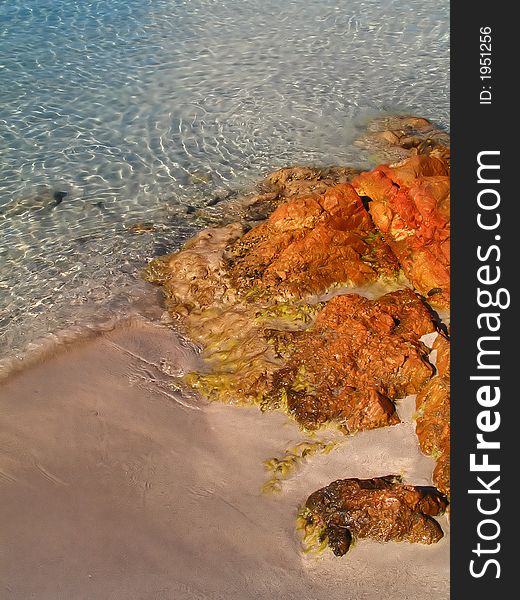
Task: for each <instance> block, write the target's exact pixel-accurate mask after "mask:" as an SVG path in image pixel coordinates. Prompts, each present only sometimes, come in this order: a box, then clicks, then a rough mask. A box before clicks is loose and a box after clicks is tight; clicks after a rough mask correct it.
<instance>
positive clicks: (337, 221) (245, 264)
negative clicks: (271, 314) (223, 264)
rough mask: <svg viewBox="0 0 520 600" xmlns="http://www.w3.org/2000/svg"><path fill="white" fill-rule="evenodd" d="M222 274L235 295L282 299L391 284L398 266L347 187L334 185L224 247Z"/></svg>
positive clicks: (287, 204) (290, 204)
mask: <svg viewBox="0 0 520 600" xmlns="http://www.w3.org/2000/svg"><path fill="white" fill-rule="evenodd" d="M228 271H229V276H230V278H231V280H232V282H233V285H234V286H235V287H236V288H237V289H238V290H240V291H241V292H243V293H252V292H253V293H254V292H258V293H261V294H264V295H269V296H270V297H271V298H276V299H284V298H305V297H307V296H311V295H319V294H323V293H324V292H326V291H328V290H329V289H330V288H331V287H339V286H342V285H343V286H350V287H353V286H362V285H367V284H370V283H374V282H376V281H377V280H378V279H380V278H386V279H387V280H395V279H396V277H397V274H398V271H399V265H398V263H397V260H396V259H395V256H394V255H393V253H392V251H391V250H390V248H389V247H388V245H387V244H386V243H385V242H384V241H383V240H382V238H381V236H380V235H379V234H378V232H377V231H376V229H375V228H374V225H373V223H372V220H371V218H370V215H369V214H368V213H367V211H366V210H365V208H364V206H363V203H362V201H361V198H360V197H359V196H358V194H357V193H356V192H355V190H354V189H353V188H352V186H351V185H349V184H338V185H336V186H334V187H332V188H330V189H329V190H327V191H326V192H325V193H324V194H322V195H311V196H303V197H297V198H296V199H294V200H290V201H288V202H285V203H284V204H282V205H281V206H279V207H278V208H277V209H276V210H275V211H274V212H273V213H272V214H271V215H270V217H269V218H268V219H267V221H265V222H264V223H262V224H260V225H258V226H257V227H255V228H253V229H252V230H251V231H249V232H248V233H246V234H245V235H244V236H242V237H241V238H240V239H239V240H237V241H236V242H235V243H234V244H233V245H232V246H231V247H230V249H229V252H228Z"/></svg>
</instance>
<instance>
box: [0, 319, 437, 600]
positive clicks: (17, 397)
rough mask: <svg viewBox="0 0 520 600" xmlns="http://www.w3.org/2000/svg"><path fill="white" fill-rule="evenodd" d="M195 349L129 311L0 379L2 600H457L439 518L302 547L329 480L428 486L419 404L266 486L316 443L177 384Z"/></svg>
mask: <svg viewBox="0 0 520 600" xmlns="http://www.w3.org/2000/svg"><path fill="white" fill-rule="evenodd" d="M197 361H198V358H197V355H196V354H195V353H194V352H193V351H192V350H191V348H190V347H189V346H187V345H185V344H182V343H181V341H180V340H179V338H178V336H177V335H176V334H175V332H173V331H172V330H170V329H167V328H165V327H160V326H158V325H154V324H152V323H146V322H143V321H135V322H132V323H126V324H124V325H120V326H118V327H116V328H115V329H114V330H113V331H111V332H108V333H104V334H102V335H100V336H98V337H96V338H93V339H90V340H86V341H85V340H84V341H79V342H77V343H76V344H73V345H69V346H67V347H65V348H62V349H61V350H57V351H56V352H55V353H54V354H53V355H52V356H48V357H47V358H46V359H45V360H42V361H40V362H39V363H38V364H34V365H32V366H29V367H27V368H26V369H25V370H23V371H21V372H19V373H16V374H14V375H12V376H11V377H10V378H9V379H7V380H6V381H3V382H2V383H1V384H0V415H1V416H0V419H1V423H0V445H1V454H0V490H1V501H0V531H1V537H2V548H1V550H0V597H1V598H5V599H6V600H8V599H17V600H18V599H20V600H22V599H23V600H25V599H29V598H36V599H38V600H40V599H41V600H47V599H48V600H61V599H63V600H80V599H81V600H83V599H85V600H87V599H89V600H90V599H92V600H115V599H117V600H119V599H121V600H137V599H139V600H141V599H142V600H145V599H146V600H170V599H175V600H195V599H197V600H203V599H204V600H205V599H207V600H232V599H236V600H249V599H255V600H256V599H259V600H263V599H265V600H267V599H269V600H272V599H273V598H284V599H285V598H287V599H289V598H297V599H298V600H321V599H324V600H325V599H326V600H336V599H338V600H339V599H341V600H345V599H352V600H362V599H376V598H377V599H378V600H379V599H380V598H384V599H385V600H389V599H392V600H393V599H395V600H397V599H399V600H404V599H408V598H409V599H414V600H421V599H424V600H426V599H428V600H441V599H445V598H448V597H449V524H448V521H447V519H446V517H441V518H440V519H439V521H440V523H441V526H442V528H443V530H444V532H445V537H444V538H443V539H442V540H441V541H440V542H439V543H438V544H434V545H432V546H422V545H420V544H408V543H388V544H378V543H376V542H373V541H371V540H361V541H358V542H356V544H355V545H354V547H353V548H352V550H351V551H350V552H349V553H348V554H347V555H346V556H344V557H342V558H337V557H334V556H333V554H332V553H331V552H329V551H328V550H327V551H325V552H324V553H323V554H321V555H318V556H316V555H313V554H304V553H303V552H302V546H301V540H300V536H299V534H298V533H297V532H296V530H295V517H296V512H297V509H298V506H299V505H301V504H302V503H303V502H304V501H305V500H306V498H307V497H308V495H309V494H310V493H311V492H313V491H314V490H316V489H317V488H319V487H322V486H324V485H327V484H329V483H330V482H331V481H333V480H335V479H340V478H346V477H362V478H367V477H374V476H380V475H388V474H393V473H395V474H403V476H404V480H405V481H406V482H407V483H412V484H418V485H431V474H432V470H433V467H434V461H433V460H432V459H431V458H428V457H426V456H423V455H422V454H421V452H420V450H419V445H418V442H417V438H416V436H415V431H414V425H413V422H412V420H411V414H412V412H413V400H412V399H408V400H405V401H403V402H402V403H401V404H402V405H401V407H400V414H401V418H402V419H403V421H404V422H403V423H401V424H399V425H396V426H393V427H388V428H385V429H381V430H375V431H368V432H363V433H359V434H357V435H356V436H353V437H350V438H348V440H347V441H346V442H345V443H343V444H341V445H340V446H339V447H338V448H337V449H335V450H333V451H332V452H331V453H330V454H329V455H327V456H324V455H315V456H313V457H311V458H309V459H307V460H306V461H305V462H304V463H303V464H302V466H301V468H300V469H299V470H298V471H297V472H296V474H294V475H293V476H291V477H290V478H289V479H288V480H287V481H285V482H284V484H283V487H282V491H281V492H280V493H273V494H268V495H266V494H264V493H262V492H261V487H262V484H263V483H264V482H265V480H266V472H265V470H264V466H263V461H264V460H265V459H267V458H271V457H273V456H281V455H283V453H284V451H285V449H287V448H289V447H292V446H294V445H295V444H297V443H298V442H300V441H303V440H304V439H308V438H306V437H305V436H304V434H303V433H302V432H301V431H300V430H299V429H298V427H297V425H296V424H295V423H294V422H292V421H291V420H290V419H288V418H287V417H286V416H285V415H283V414H281V413H267V414H261V413H260V412H259V410H258V409H257V408H254V407H252V408H243V407H240V408H239V407H233V406H226V405H222V404H217V403H213V404H210V403H208V402H206V401H204V400H202V399H201V398H199V397H197V396H195V395H193V394H191V393H186V392H184V393H183V392H179V391H175V389H174V388H172V386H171V385H170V382H171V379H170V377H169V376H168V375H167V374H166V373H165V371H166V370H167V369H165V368H164V365H170V368H171V369H170V370H171V371H172V372H174V373H175V372H177V373H179V372H182V371H184V370H189V369H190V368H191V367H193V366H195V365H196V364H197Z"/></svg>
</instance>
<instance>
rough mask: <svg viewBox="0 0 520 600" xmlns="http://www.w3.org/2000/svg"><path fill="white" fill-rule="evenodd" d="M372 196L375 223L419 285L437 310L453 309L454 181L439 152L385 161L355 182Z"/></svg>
mask: <svg viewBox="0 0 520 600" xmlns="http://www.w3.org/2000/svg"><path fill="white" fill-rule="evenodd" d="M352 185H353V186H354V187H355V189H356V190H357V192H358V193H359V194H360V195H361V196H367V197H368V198H370V200H371V202H370V203H369V211H370V215H371V216H372V219H373V220H374V223H375V225H376V227H377V228H378V229H379V231H380V232H381V233H382V234H383V237H384V239H385V241H386V242H387V243H388V245H389V246H390V247H391V248H392V250H393V252H394V254H395V255H396V257H397V259H398V260H399V263H400V264H401V266H402V268H403V271H404V273H405V275H406V276H407V277H408V279H409V280H410V281H411V283H412V285H413V286H414V287H415V289H416V290H417V291H418V292H419V293H420V294H422V295H423V296H426V297H428V300H429V302H430V303H431V304H432V305H433V306H435V307H438V308H449V295H450V204H449V202H450V180H449V169H448V166H447V164H446V163H445V162H444V161H443V160H442V159H440V158H437V157H435V156H425V155H419V156H414V157H412V158H410V159H408V160H406V161H404V162H403V163H402V164H400V165H398V166H393V167H389V166H387V165H382V166H379V167H377V168H376V169H374V170H373V171H370V172H367V173H362V174H360V175H358V176H356V177H354V179H353V180H352Z"/></svg>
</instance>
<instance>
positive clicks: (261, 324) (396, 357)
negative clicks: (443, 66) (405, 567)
mask: <svg viewBox="0 0 520 600" xmlns="http://www.w3.org/2000/svg"><path fill="white" fill-rule="evenodd" d="M371 136H372V137H371ZM366 139H367V140H369V141H370V143H375V144H376V145H379V146H378V147H382V146H383V145H384V144H386V147H387V148H388V147H390V148H391V149H392V151H391V152H390V155H393V154H392V153H393V152H394V151H398V153H399V157H400V158H403V154H402V153H403V152H404V153H405V156H406V159H405V160H403V161H401V162H399V163H398V164H394V165H391V166H390V165H388V164H383V165H380V166H379V167H377V168H375V169H373V170H372V171H370V172H365V173H360V172H359V171H357V170H356V169H351V168H347V167H330V168H324V169H319V168H312V167H288V168H286V169H280V170H278V171H276V172H275V173H273V174H271V175H270V176H268V177H267V178H266V179H265V180H264V181H263V182H262V183H261V184H260V185H259V188H258V193H256V194H254V195H251V196H248V197H245V198H241V199H240V200H237V199H233V200H231V201H230V203H228V204H226V203H224V202H223V203H222V206H224V205H225V208H226V210H227V213H228V216H227V217H226V218H225V219H222V221H223V222H228V219H229V214H232V215H233V217H236V218H237V220H238V221H239V222H233V223H229V224H227V225H223V226H220V227H211V228H208V229H205V230H204V231H202V232H201V233H199V234H198V235H196V236H195V237H194V238H192V239H191V240H190V241H188V242H187V243H186V244H185V245H184V247H183V248H182V249H181V250H180V251H178V252H175V253H173V254H171V255H168V256H164V257H159V258H157V259H155V260H153V261H152V262H151V263H150V264H149V265H148V267H147V269H146V272H145V278H146V279H147V280H148V281H151V282H153V283H156V284H159V285H161V286H162V288H163V290H164V293H165V302H166V306H167V308H168V311H169V313H170V315H171V316H172V317H173V318H174V319H177V320H178V321H179V323H180V325H181V327H182V328H183V330H184V331H185V333H186V334H187V335H188V336H189V337H190V339H191V340H193V341H194V342H195V343H197V344H198V345H199V346H200V349H201V359H202V366H201V368H200V369H199V370H198V371H197V372H192V373H188V374H186V375H185V376H184V377H183V382H184V383H185V384H188V385H189V386H191V387H193V388H194V389H196V390H198V391H199V392H200V393H201V394H202V395H204V396H205V397H207V398H208V399H210V400H219V401H224V402H228V403H238V404H249V405H251V404H257V405H259V406H260V407H261V408H262V409H281V410H284V411H285V412H286V413H287V414H288V415H290V416H291V417H293V418H294V419H295V420H296V421H297V422H298V423H299V424H300V425H301V427H302V428H304V429H306V430H316V429H319V428H320V427H322V426H325V425H328V424H332V425H334V426H335V427H338V428H339V429H340V430H341V431H343V432H345V433H348V434H351V433H355V432H357V431H361V430H367V429H374V428H377V427H384V426H388V425H393V424H396V423H398V422H399V418H398V416H397V413H396V402H397V401H398V400H399V399H400V398H403V397H405V396H407V395H411V394H417V420H416V430H417V435H418V437H419V441H420V445H421V449H422V450H423V452H425V453H427V454H429V455H431V456H432V457H434V458H435V459H436V460H437V465H436V468H435V472H434V477H433V481H434V483H435V485H437V486H438V488H439V490H441V492H443V493H444V494H446V495H447V496H448V497H449V357H447V352H448V351H449V342H447V339H446V338H445V337H443V336H442V335H439V336H438V338H437V341H436V342H435V348H436V349H437V374H436V373H435V368H434V366H433V365H432V364H431V362H430V361H429V349H428V348H427V347H426V346H425V345H424V344H423V343H422V341H421V339H420V338H421V337H422V336H423V335H425V334H428V333H432V332H434V331H435V330H436V325H435V324H434V322H433V321H432V315H434V316H435V317H436V318H437V317H438V315H435V313H434V311H432V310H431V307H430V306H429V305H431V306H432V307H433V308H434V309H436V310H439V311H440V312H441V313H443V311H446V310H448V309H449V294H450V280H449V266H450V263H449V239H450V228H449V218H450V211H449V150H448V148H447V145H445V144H447V142H446V135H445V134H444V133H443V132H440V131H439V130H436V129H435V128H433V127H432V126H431V124H430V123H429V122H428V121H426V120H421V119H418V118H415V117H414V118H411V117H399V118H397V120H394V121H392V120H387V122H385V123H383V122H381V123H380V124H379V129H377V128H376V129H375V130H373V131H372V132H371V133H370V134H369V135H368V136H367V138H366ZM446 344H448V346H446ZM445 506H446V500H445V498H444V497H443V496H441V495H440V494H438V493H435V492H434V491H433V490H430V489H423V488H415V487H413V486H406V485H404V484H402V483H401V482H400V481H398V480H397V479H396V478H395V477H389V478H378V479H374V480H366V481H363V480H341V481H338V482H334V483H333V484H331V485H330V486H328V487H327V488H324V489H323V490H319V491H318V492H315V494H313V495H312V496H311V497H310V498H309V500H308V501H307V508H306V511H307V512H306V517H305V518H306V521H305V529H306V530H307V529H309V528H310V529H312V530H313V531H317V530H319V531H320V533H319V537H321V538H322V539H321V541H324V540H325V539H326V540H328V543H329V544H330V545H331V547H332V548H333V550H334V552H335V553H336V554H343V553H344V552H346V550H347V549H348V547H349V545H350V540H351V538H352V537H359V538H362V537H372V538H374V539H378V540H380V541H388V540H390V539H396V540H408V541H419V542H423V543H432V542H435V541H437V540H438V539H440V537H441V536H442V531H441V530H440V527H439V526H438V524H437V523H436V521H435V520H433V519H431V517H430V515H436V514H438V513H439V512H440V511H442V510H444V508H445Z"/></svg>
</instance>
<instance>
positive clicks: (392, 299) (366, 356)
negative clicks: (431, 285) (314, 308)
mask: <svg viewBox="0 0 520 600" xmlns="http://www.w3.org/2000/svg"><path fill="white" fill-rule="evenodd" d="M432 329H433V325H432V321H431V318H430V315H429V313H428V311H427V309H426V308H425V307H424V305H423V304H422V303H421V302H420V301H419V300H418V298H417V297H416V295H415V294H414V293H413V292H412V291H411V290H408V289H407V290H399V291H396V292H391V293H389V294H386V295H384V296H382V297H381V298H380V299H379V300H369V299H367V298H365V297H363V296H359V295H357V294H348V295H342V296H336V297H335V298H333V299H332V300H330V301H329V302H327V304H326V305H325V306H324V308H323V309H322V310H321V311H320V312H319V313H318V314H317V316H316V321H315V323H314V324H313V326H312V327H310V328H309V329H307V330H306V331H304V332H301V333H298V334H295V335H294V334H293V340H292V346H291V350H290V354H289V355H288V357H287V360H286V364H285V366H284V367H283V368H281V369H279V370H278V371H276V372H275V373H274V374H273V384H272V391H271V392H270V394H271V398H272V399H273V400H275V401H276V399H279V402H280V403H281V404H282V405H285V406H286V407H287V410H288V412H289V413H290V414H292V415H293V416H294V417H295V418H296V420H297V421H298V422H299V423H300V424H302V425H303V426H304V427H305V428H306V429H316V428H318V427H320V426H321V425H323V424H325V423H329V422H333V423H336V424H337V425H339V427H340V428H341V429H342V430H344V431H345V432H347V433H353V432H355V431H359V430H364V429H373V428H375V427H383V426H385V425H392V424H395V423H398V422H399V419H398V417H397V415H396V413H395V404H394V402H395V401H396V400H397V399H399V398H403V397H405V396H407V395H409V394H416V393H417V392H418V391H419V390H420V389H421V387H422V386H423V384H424V383H425V382H426V381H428V379H429V378H430V377H431V376H432V374H433V367H432V365H431V364H430V363H429V362H428V358H427V354H428V350H427V348H426V347H425V346H424V345H423V344H422V342H420V341H419V338H420V337H421V336H422V335H424V334H426V333H428V332H431V331H432Z"/></svg>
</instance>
